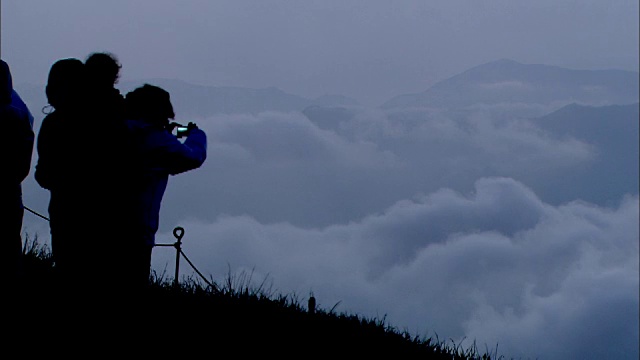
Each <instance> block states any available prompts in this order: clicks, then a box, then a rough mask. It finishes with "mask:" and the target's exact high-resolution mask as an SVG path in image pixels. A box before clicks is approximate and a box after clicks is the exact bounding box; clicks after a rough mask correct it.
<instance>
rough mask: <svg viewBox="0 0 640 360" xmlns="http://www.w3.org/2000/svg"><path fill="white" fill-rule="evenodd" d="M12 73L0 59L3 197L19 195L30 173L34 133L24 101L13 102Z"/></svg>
mask: <svg viewBox="0 0 640 360" xmlns="http://www.w3.org/2000/svg"><path fill="white" fill-rule="evenodd" d="M14 94H15V92H14V91H13V82H12V79H11V72H10V70H9V66H8V65H7V63H6V62H4V61H0V126H2V133H3V134H4V135H5V136H4V137H3V139H2V141H0V151H2V154H3V157H2V162H1V164H0V168H1V169H2V171H0V197H2V198H3V199H5V198H6V197H11V198H18V199H19V198H20V197H21V196H22V186H21V183H22V181H23V180H24V179H25V178H26V177H27V175H28V174H29V170H30V167H31V155H32V153H33V145H34V141H35V135H34V132H33V128H32V124H33V123H32V121H31V118H30V113H29V111H28V109H27V107H26V105H24V104H16V103H15V102H14V100H15V98H14V96H16V95H17V94H15V95H14Z"/></svg>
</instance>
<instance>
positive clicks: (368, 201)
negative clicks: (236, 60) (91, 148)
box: [154, 109, 639, 359]
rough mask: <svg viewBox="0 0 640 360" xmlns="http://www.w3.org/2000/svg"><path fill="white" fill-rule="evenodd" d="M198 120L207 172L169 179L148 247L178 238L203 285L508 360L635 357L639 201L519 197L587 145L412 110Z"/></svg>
mask: <svg viewBox="0 0 640 360" xmlns="http://www.w3.org/2000/svg"><path fill="white" fill-rule="evenodd" d="M200 123H201V124H202V126H203V127H204V128H205V129H206V131H207V132H208V134H209V137H210V156H209V158H208V160H207V161H208V162H207V163H206V165H205V166H204V167H203V168H202V169H198V170H196V171H194V172H192V173H187V174H183V175H180V176H176V177H174V178H172V179H171V182H170V185H169V189H168V194H167V199H166V201H165V203H164V204H163V224H164V225H163V230H162V233H161V234H160V235H159V241H160V242H167V243H171V242H173V241H174V240H173V238H172V235H171V227H172V226H175V225H178V224H179V225H181V226H183V227H185V228H186V229H187V232H186V236H185V239H184V250H185V252H186V254H187V256H189V258H190V260H191V261H192V262H193V263H194V264H196V266H197V267H198V269H199V271H201V272H202V273H204V274H207V275H210V276H211V277H212V278H213V279H215V280H222V279H224V278H226V277H227V276H228V275H229V272H231V273H233V274H238V273H243V272H244V273H252V274H253V275H252V276H253V279H254V281H256V283H260V282H261V281H263V280H265V279H267V281H268V282H270V283H272V284H273V286H274V288H275V289H276V290H278V291H281V292H282V293H284V294H297V295H299V296H300V298H301V299H303V300H304V299H306V297H307V296H308V294H309V292H311V291H313V293H314V294H315V296H316V297H317V298H318V301H319V303H320V306H322V307H324V308H326V309H330V308H332V307H333V306H334V305H338V306H337V307H336V310H337V311H346V312H355V313H358V314H362V315H365V316H370V317H377V318H382V317H384V316H386V319H387V320H388V321H389V322H390V323H391V324H392V325H394V326H397V327H398V328H401V329H407V330H409V331H411V332H413V333H418V334H426V335H427V336H438V337H439V338H440V339H449V338H450V339H453V340H455V341H456V343H458V342H462V343H463V345H465V344H466V345H471V342H472V341H474V340H475V341H476V344H477V346H478V347H479V349H480V350H484V349H485V346H486V347H487V348H489V349H492V348H494V347H495V346H496V345H499V351H500V353H501V354H505V355H508V356H513V357H520V356H522V357H525V358H527V357H531V358H534V357H536V356H541V357H542V358H545V359H563V358H567V357H579V358H584V359H597V358H603V357H607V356H611V355H612V354H620V357H619V358H626V357H628V358H634V356H629V355H630V354H631V355H633V354H636V355H637V346H636V345H637V338H638V326H637V325H638V321H637V319H638V305H639V304H638V292H637V289H638V260H639V259H638V236H639V235H638V195H637V193H636V194H629V195H626V196H624V195H620V197H618V198H616V199H612V203H614V204H615V205H612V206H598V205H595V204H591V203H587V202H584V201H581V200H580V199H575V201H571V202H557V201H556V202H553V201H552V200H553V199H547V200H545V199H542V198H541V197H540V196H539V195H538V194H537V193H536V191H535V190H534V188H533V187H532V186H529V185H528V184H529V183H531V184H536V181H537V179H543V178H544V179H547V180H548V179H549V178H552V177H554V176H555V177H558V178H561V177H562V176H563V174H568V173H571V172H572V171H573V170H574V169H576V168H584V167H588V166H589V165H590V164H592V162H593V159H594V154H596V153H597V152H598V151H599V149H597V148H595V147H594V145H592V144H588V143H585V142H583V141H580V140H578V139H574V138H563V139H559V138H557V137H554V136H552V134H549V133H546V132H544V131H542V130H540V129H539V128H537V127H536V126H535V124H534V123H532V122H529V121H526V120H522V119H500V118H497V119H496V118H493V117H491V118H489V117H487V116H484V115H481V114H476V115H473V116H460V117H456V116H453V115H451V114H444V113H440V112H429V111H426V112H425V111H420V112H416V111H414V110H411V111H405V112H402V113H392V114H390V113H383V112H380V111H378V110H372V109H358V110H356V111H354V116H353V117H351V118H350V119H348V120H345V121H343V122H341V123H339V124H334V127H333V128H326V129H321V128H320V127H319V126H318V124H317V119H316V122H314V121H311V120H309V119H308V118H306V117H304V116H303V115H302V114H299V113H288V114H282V113H263V114H260V115H256V116H253V115H234V116H220V117H215V118H210V119H201V120H200ZM584 181H585V183H586V184H587V185H588V186H587V188H588V189H590V191H600V190H601V187H602V184H598V183H596V182H594V183H589V179H584ZM173 256H174V254H173V253H172V252H171V251H168V250H166V249H165V250H162V249H158V250H156V251H155V253H154V268H155V269H156V270H157V271H163V270H164V269H166V268H167V266H168V269H169V271H170V273H171V271H172V270H171V264H172V262H173ZM185 271H187V270H185Z"/></svg>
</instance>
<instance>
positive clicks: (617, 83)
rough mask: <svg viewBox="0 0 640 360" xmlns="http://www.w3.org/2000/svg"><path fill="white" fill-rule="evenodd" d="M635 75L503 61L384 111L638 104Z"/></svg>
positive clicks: (395, 102)
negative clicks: (517, 104)
mask: <svg viewBox="0 0 640 360" xmlns="http://www.w3.org/2000/svg"><path fill="white" fill-rule="evenodd" d="M638 87H639V81H638V73H637V72H632V71H624V70H572V69H566V68H562V67H558V66H550V65H540V64H521V63H519V62H516V61H513V60H508V59H501V60H497V61H493V62H489V63H486V64H482V65H478V66H476V67H473V68H471V69H469V70H467V71H464V72H462V73H460V74H458V75H455V76H452V77H450V78H448V79H445V80H443V81H440V82H438V83H436V84H435V85H433V86H432V87H430V88H429V89H427V90H425V91H424V92H421V93H416V94H405V95H400V96H396V97H394V98H392V99H390V100H388V101H387V102H385V103H384V104H382V105H381V107H382V108H384V109H393V108H410V107H433V108H464V107H468V106H472V105H475V104H501V103H526V104H543V105H549V104H553V103H566V104H569V103H580V104H589V105H599V106H604V105H613V104H631V103H635V102H637V101H638V94H639V92H638Z"/></svg>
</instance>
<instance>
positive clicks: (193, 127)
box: [187, 122, 198, 131]
mask: <svg viewBox="0 0 640 360" xmlns="http://www.w3.org/2000/svg"><path fill="white" fill-rule="evenodd" d="M197 128H198V125H196V124H195V123H192V122H190V123H188V124H187V129H189V131H191V130H193V129H197Z"/></svg>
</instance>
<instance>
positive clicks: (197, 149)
mask: <svg viewBox="0 0 640 360" xmlns="http://www.w3.org/2000/svg"><path fill="white" fill-rule="evenodd" d="M125 103H126V109H127V125H128V128H129V130H128V134H129V136H130V141H129V143H130V144H131V149H132V151H131V158H132V161H133V162H134V164H135V165H134V166H133V168H134V169H136V171H135V172H134V173H133V174H135V175H134V176H133V177H132V181H131V182H130V187H131V189H132V191H133V199H134V206H133V209H134V211H133V215H132V219H133V222H132V228H131V231H132V234H134V237H133V238H132V239H131V241H130V243H129V244H128V247H129V249H130V250H131V251H130V253H131V254H132V255H133V257H132V258H131V259H130V263H129V266H130V268H131V274H132V277H131V281H133V282H134V283H135V284H137V285H136V286H138V285H142V286H144V285H145V284H147V283H148V281H149V276H150V268H151V250H152V248H153V246H154V245H155V234H156V232H157V231H158V226H159V218H160V205H161V202H162V197H163V195H164V192H165V190H166V188H167V184H168V180H169V176H170V175H176V174H180V173H184V172H186V171H189V170H193V169H196V168H199V167H200V166H201V165H202V164H203V163H204V161H205V159H206V156H207V137H206V134H205V132H204V131H202V130H201V129H199V128H198V127H197V126H196V125H195V124H194V123H189V126H188V130H187V133H186V134H185V136H186V139H185V140H184V142H183V141H181V140H179V139H178V138H177V137H176V135H173V134H172V127H171V124H170V122H169V120H170V119H173V118H174V117H175V114H174V111H173V106H172V104H171V99H170V95H169V93H168V92H167V91H165V90H164V89H162V88H159V87H157V86H153V85H149V84H145V85H144V86H141V87H139V88H137V89H135V90H133V91H131V92H129V93H128V94H127V95H126V98H125Z"/></svg>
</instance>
